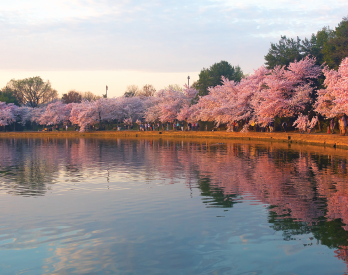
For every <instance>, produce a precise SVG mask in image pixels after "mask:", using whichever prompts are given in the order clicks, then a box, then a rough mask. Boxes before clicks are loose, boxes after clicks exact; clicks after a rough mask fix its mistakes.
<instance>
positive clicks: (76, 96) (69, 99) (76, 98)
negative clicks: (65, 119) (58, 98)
mask: <svg viewBox="0 0 348 275" xmlns="http://www.w3.org/2000/svg"><path fill="white" fill-rule="evenodd" d="M62 101H63V103H65V104H68V103H80V102H81V101H82V95H81V94H80V93H79V92H76V91H74V90H72V91H69V92H68V93H67V94H63V97H62Z"/></svg>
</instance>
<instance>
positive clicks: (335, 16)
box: [0, 0, 348, 96]
mask: <svg viewBox="0 0 348 275" xmlns="http://www.w3.org/2000/svg"><path fill="white" fill-rule="evenodd" d="M347 15H348V1H346V0H337V1H327V0H325V1H324V0H316V1H313V0H306V1H303V0H302V1H298V0H291V1H290V0H277V1H271V0H264V1H259V0H243V1H236V0H215V1H212V0H197V1H196V0H193V1H187V0H186V1H182V0H177V1H171V0H166V1H161V0H146V1H140V0H121V1H112V0H49V1H47V0H31V1H27V0H0V53H1V59H0V87H4V86H5V85H6V83H7V82H8V81H10V80H11V79H23V78H27V77H32V76H41V77H42V78H43V79H44V80H49V81H50V82H51V84H52V87H53V88H55V89H56V90H57V91H58V92H59V93H60V94H63V93H66V92H68V91H69V90H72V89H75V90H77V91H82V92H84V91H91V92H93V93H95V94H98V95H101V94H103V93H105V86H106V85H108V87H109V92H108V95H109V96H120V95H122V94H123V93H124V91H125V90H126V87H127V86H128V85H138V86H139V87H142V86H143V85H145V84H152V85H153V86H154V87H155V88H156V89H157V90H159V89H161V88H164V87H165V86H168V85H170V84H179V85H183V84H185V83H187V76H188V75H190V78H191V79H190V83H192V82H193V81H196V80H198V74H199V72H200V70H202V69H203V68H209V67H210V66H211V65H213V64H214V63H216V62H220V61H221V60H225V61H228V62H229V63H230V64H231V65H232V66H236V65H239V66H240V67H241V68H242V70H243V72H244V73H252V72H253V70H254V69H257V68H258V67H260V66H262V65H263V64H264V56H265V55H266V54H267V52H268V49H269V48H270V43H271V42H273V43H275V42H278V41H279V39H280V36H281V35H286V36H288V37H294V38H295V37H296V36H299V37H300V38H305V37H310V35H311V34H312V33H316V32H317V31H318V30H320V29H322V28H323V27H324V26H330V27H331V28H334V27H335V26H337V24H338V23H339V22H340V21H341V20H342V18H343V17H345V16H347Z"/></svg>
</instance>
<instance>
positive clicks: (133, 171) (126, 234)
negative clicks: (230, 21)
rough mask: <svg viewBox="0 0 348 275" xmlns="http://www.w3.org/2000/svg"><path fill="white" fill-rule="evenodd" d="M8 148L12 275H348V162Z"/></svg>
mask: <svg viewBox="0 0 348 275" xmlns="http://www.w3.org/2000/svg"><path fill="white" fill-rule="evenodd" d="M317 148H318V152H316V151H314V150H312V151H310V150H308V149H306V147H303V148H302V149H301V148H300V149H296V148H288V146H287V145H286V146H285V145H284V146H280V145H275V144H273V145H272V144H266V145H262V144H251V143H250V144H247V143H242V142H239V143H238V142H231V143H224V144H222V143H216V142H215V143H214V142H213V141H212V142H210V143H206V142H205V141H204V142H203V141H197V142H196V141H178V140H135V139H134V140H126V139H118V140H102V139H100V140H98V139H48V140H47V139H0V273H1V274H73V273H77V274H345V273H346V272H347V264H348V225H347V224H348V181H347V178H348V174H347V167H346V166H347V158H346V154H347V153H348V152H344V151H342V152H339V151H334V150H333V149H330V150H331V151H330V150H329V149H328V150H325V149H323V148H320V147H317Z"/></svg>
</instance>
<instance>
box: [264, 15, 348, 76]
mask: <svg viewBox="0 0 348 275" xmlns="http://www.w3.org/2000/svg"><path fill="white" fill-rule="evenodd" d="M308 55H310V56H312V57H315V58H316V62H317V65H322V64H324V63H325V64H326V65H328V66H329V68H330V69H335V70H337V69H338V67H339V65H340V64H341V61H342V60H343V59H344V58H345V57H347V56H348V17H345V18H343V20H342V21H341V22H340V23H339V24H338V26H337V27H336V28H335V30H332V29H330V28H329V27H323V28H322V29H321V30H319V31H318V32H317V33H316V34H312V36H311V38H310V39H308V38H305V39H304V40H301V39H300V38H299V37H297V38H296V39H293V38H287V37H286V36H285V35H284V36H281V38H280V40H279V42H278V43H271V48H270V49H269V51H268V53H267V55H265V64H266V67H267V68H268V69H273V68H274V67H276V66H278V65H280V66H288V65H289V64H290V63H291V62H294V61H295V60H297V61H298V60H301V59H302V58H304V57H306V56H308Z"/></svg>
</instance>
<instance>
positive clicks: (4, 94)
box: [0, 86, 19, 106]
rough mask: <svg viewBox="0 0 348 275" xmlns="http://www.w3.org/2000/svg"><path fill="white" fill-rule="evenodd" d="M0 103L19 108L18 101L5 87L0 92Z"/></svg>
mask: <svg viewBox="0 0 348 275" xmlns="http://www.w3.org/2000/svg"><path fill="white" fill-rule="evenodd" d="M0 101H2V102H6V103H14V104H15V105H18V106H19V103H18V100H17V98H16V96H15V95H14V93H13V91H12V89H11V88H9V87H7V86H6V87H4V88H2V89H1V90H0Z"/></svg>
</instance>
